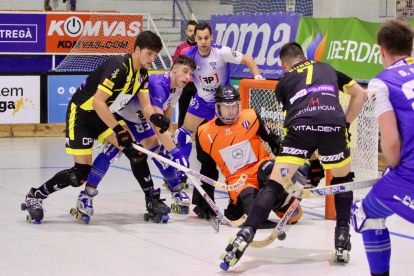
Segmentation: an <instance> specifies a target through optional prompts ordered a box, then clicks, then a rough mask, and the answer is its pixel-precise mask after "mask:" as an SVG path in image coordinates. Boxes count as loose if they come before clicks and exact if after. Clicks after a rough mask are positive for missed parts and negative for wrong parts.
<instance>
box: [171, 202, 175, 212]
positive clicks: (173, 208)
mask: <svg viewBox="0 0 414 276" xmlns="http://www.w3.org/2000/svg"><path fill="white" fill-rule="evenodd" d="M171 210H172V211H174V210H175V203H171Z"/></svg>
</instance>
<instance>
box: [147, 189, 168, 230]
mask: <svg viewBox="0 0 414 276" xmlns="http://www.w3.org/2000/svg"><path fill="white" fill-rule="evenodd" d="M160 196H161V191H160V189H159V188H158V189H156V190H151V192H150V196H149V197H148V196H145V201H146V206H147V211H148V213H145V214H144V220H145V221H149V220H150V219H152V220H153V221H154V222H155V223H159V222H160V221H162V222H163V223H167V222H168V220H169V219H170V217H169V216H168V213H170V212H171V209H170V207H168V206H167V205H166V204H165V203H164V201H165V199H164V198H163V199H160Z"/></svg>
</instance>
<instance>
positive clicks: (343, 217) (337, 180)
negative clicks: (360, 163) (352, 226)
mask: <svg viewBox="0 0 414 276" xmlns="http://www.w3.org/2000/svg"><path fill="white" fill-rule="evenodd" d="M354 177H355V175H354V173H353V172H350V173H348V175H347V176H345V177H334V178H333V179H332V181H331V185H335V184H343V183H347V182H353V181H354V179H353V178H354ZM353 197H354V194H353V192H352V191H350V192H346V193H341V194H335V209H336V220H337V226H342V227H348V223H349V220H350V218H351V215H350V214H351V206H352V201H353Z"/></svg>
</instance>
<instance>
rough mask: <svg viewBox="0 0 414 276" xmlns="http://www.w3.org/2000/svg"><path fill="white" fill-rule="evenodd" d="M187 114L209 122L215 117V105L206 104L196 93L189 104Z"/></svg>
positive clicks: (212, 103) (211, 103)
mask: <svg viewBox="0 0 414 276" xmlns="http://www.w3.org/2000/svg"><path fill="white" fill-rule="evenodd" d="M187 112H188V113H190V114H192V115H194V116H197V117H200V118H203V119H206V120H208V121H210V120H213V119H214V117H216V105H215V104H214V102H206V101H205V100H203V99H202V98H200V97H199V96H198V93H196V95H195V97H194V98H193V99H192V100H191V102H190V106H189V107H188V109H187Z"/></svg>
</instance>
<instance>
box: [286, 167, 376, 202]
mask: <svg viewBox="0 0 414 276" xmlns="http://www.w3.org/2000/svg"><path fill="white" fill-rule="evenodd" d="M283 170H286V171H287V173H286V174H288V172H289V170H288V169H287V168H283V169H281V171H283ZM283 174H284V172H282V182H283V183H282V185H283V188H284V189H285V190H286V192H288V193H289V194H291V195H292V196H294V197H296V198H313V197H321V196H326V195H334V194H339V193H345V192H349V191H353V190H359V189H364V188H369V187H372V186H374V184H375V183H377V182H378V180H380V178H376V179H370V180H363V181H358V182H348V183H344V184H338V185H332V186H327V187H324V188H311V189H300V188H298V187H296V185H295V184H293V183H292V181H291V180H290V179H289V177H283ZM284 178H286V180H287V181H283V179H284Z"/></svg>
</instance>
